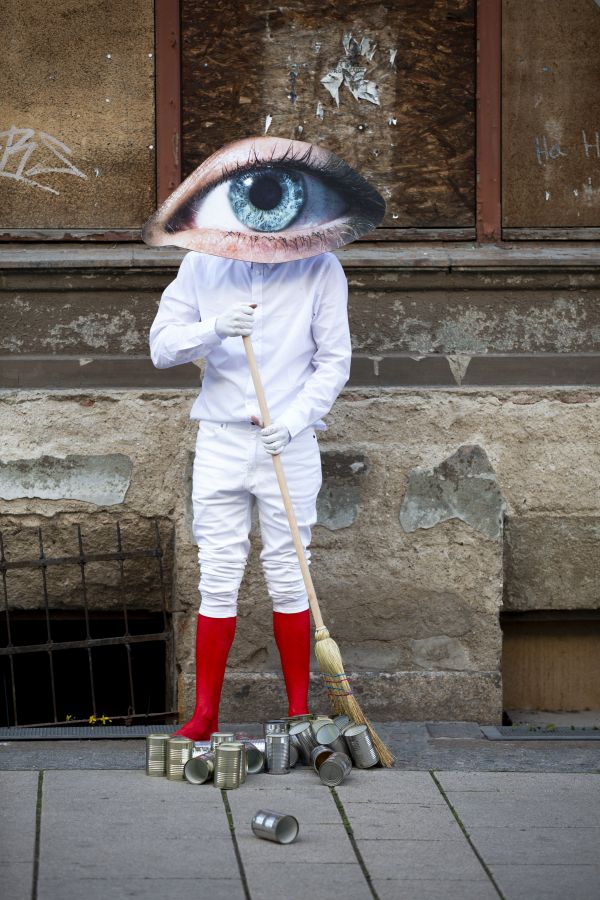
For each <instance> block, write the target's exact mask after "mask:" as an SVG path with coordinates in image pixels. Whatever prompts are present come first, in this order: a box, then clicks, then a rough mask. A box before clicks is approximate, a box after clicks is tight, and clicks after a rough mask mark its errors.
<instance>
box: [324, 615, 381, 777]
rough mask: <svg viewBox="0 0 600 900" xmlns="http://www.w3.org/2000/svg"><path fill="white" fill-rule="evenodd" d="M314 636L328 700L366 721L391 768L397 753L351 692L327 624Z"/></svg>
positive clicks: (357, 719)
mask: <svg viewBox="0 0 600 900" xmlns="http://www.w3.org/2000/svg"><path fill="white" fill-rule="evenodd" d="M315 640H316V643H315V656H316V657H317V662H318V663H319V668H320V669H321V672H322V674H323V680H324V681H325V684H326V685H327V690H328V692H329V700H330V702H331V705H332V707H333V710H334V712H336V713H337V714H340V713H345V714H346V715H347V716H348V718H349V719H351V720H352V721H353V722H356V724H357V725H366V726H367V729H368V731H369V734H370V736H371V740H372V741H373V745H374V747H375V749H376V750H377V753H378V754H379V759H380V761H381V765H382V766H384V767H385V768H386V769H389V768H391V767H392V766H393V765H394V757H393V756H392V754H391V753H390V751H389V750H388V748H387V747H386V745H385V744H384V743H383V741H382V740H381V738H380V737H379V735H378V734H377V732H376V731H375V729H374V728H373V726H372V725H371V723H370V722H369V720H368V719H367V717H366V716H365V715H364V713H363V711H362V709H361V708H360V704H359V702H358V700H357V699H356V697H355V696H354V694H353V692H352V688H351V687H350V682H349V681H348V679H347V677H346V673H345V672H344V664H343V662H342V654H341V653H340V648H339V647H338V645H337V644H336V642H335V641H334V640H333V638H332V637H331V636H330V634H329V631H328V629H327V628H325V627H323V628H317V630H316V631H315Z"/></svg>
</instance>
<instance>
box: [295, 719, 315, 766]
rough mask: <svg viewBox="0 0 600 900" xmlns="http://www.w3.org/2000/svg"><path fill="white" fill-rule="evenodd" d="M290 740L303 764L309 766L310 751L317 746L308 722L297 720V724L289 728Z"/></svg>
mask: <svg viewBox="0 0 600 900" xmlns="http://www.w3.org/2000/svg"><path fill="white" fill-rule="evenodd" d="M290 740H291V742H292V743H293V744H294V745H295V747H296V749H297V750H298V753H299V754H300V759H301V760H302V762H303V763H304V765H305V766H309V765H310V754H311V751H312V750H314V748H315V747H316V746H318V745H317V742H316V740H315V736H314V734H313V733H312V729H311V726H310V722H299V723H298V724H297V725H292V727H291V728H290Z"/></svg>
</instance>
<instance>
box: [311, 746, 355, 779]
mask: <svg viewBox="0 0 600 900" xmlns="http://www.w3.org/2000/svg"><path fill="white" fill-rule="evenodd" d="M351 771H352V762H351V760H350V757H349V756H346V754H345V753H332V754H331V755H330V756H328V757H327V759H326V760H324V761H323V762H322V763H321V765H320V767H319V778H320V779H321V781H322V782H323V784H326V785H327V786H328V787H335V786H336V785H338V784H341V783H342V781H343V780H344V778H345V777H346V775H348V774H349V773H350V772H351Z"/></svg>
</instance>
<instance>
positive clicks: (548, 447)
mask: <svg viewBox="0 0 600 900" xmlns="http://www.w3.org/2000/svg"><path fill="white" fill-rule="evenodd" d="M194 396H195V391H189V390H183V391H182V390H180V391H170V390H168V389H165V390H160V391H143V390H128V391H115V392H110V391H92V390H90V391H86V392H85V393H81V392H73V391H60V392H54V393H51V394H47V393H46V392H34V391H31V392H26V391H23V392H21V393H20V394H18V395H17V394H15V393H13V392H7V393H5V394H4V395H3V396H2V398H1V404H0V417H1V420H2V424H3V443H2V449H1V453H0V461H1V462H2V463H4V464H5V465H6V464H8V468H5V473H6V472H7V471H11V469H10V464H12V465H13V469H12V471H17V470H18V466H23V465H26V466H29V467H31V465H32V460H35V459H38V458H39V457H41V456H45V457H46V458H55V459H56V460H57V463H56V469H55V472H56V473H57V474H56V478H55V486H56V485H58V487H59V488H60V476H61V473H62V477H65V471H64V464H63V463H62V462H61V460H62V459H63V458H65V457H71V459H72V458H74V457H75V458H76V457H82V458H89V459H97V458H98V456H99V455H101V456H106V455H109V454H119V455H120V457H121V456H122V457H124V458H125V459H126V460H129V461H130V471H131V476H130V480H129V482H128V486H127V489H126V491H125V494H124V498H123V500H122V502H121V503H118V504H114V503H105V504H102V503H100V504H99V503H98V496H97V495H96V496H93V495H92V494H90V496H89V499H87V500H86V499H83V498H81V497H78V498H74V497H73V496H71V497H68V496H65V497H64V498H63V499H53V498H50V497H40V498H38V497H35V496H34V497H31V496H22V497H19V498H17V497H14V496H13V498H12V499H2V500H1V501H0V509H1V514H2V516H1V520H0V521H1V524H2V527H3V529H5V528H7V527H13V528H14V527H15V526H18V525H19V524H28V525H31V524H34V523H36V522H40V521H42V522H52V521H54V522H55V523H59V522H61V521H65V522H66V521H69V520H70V521H71V522H73V521H78V520H80V519H81V518H82V517H83V518H85V519H86V521H88V522H90V523H92V522H93V521H98V522H100V521H101V520H104V521H106V520H107V519H108V518H110V517H114V516H116V515H118V516H119V518H121V517H123V518H126V519H129V520H130V521H132V522H135V521H136V520H137V521H145V520H147V519H148V518H149V517H152V516H159V517H164V518H165V519H168V520H169V521H170V522H171V523H172V525H173V527H174V529H175V556H174V561H173V565H174V574H173V596H172V605H173V607H172V608H173V614H174V619H175V627H176V631H177V653H178V660H177V662H178V669H179V671H180V676H179V689H180V690H179V700H180V708H181V713H182V715H184V714H185V712H186V708H187V709H189V706H190V705H191V704H192V702H193V683H194V676H193V667H194V659H193V641H194V630H195V614H196V611H197V608H198V596H199V595H198V574H199V573H198V561H197V551H196V547H195V545H194V543H193V538H192V533H191V518H190V516H191V509H190V490H191V482H190V477H191V466H190V462H191V454H192V453H193V448H194V439H195V432H196V424H195V423H194V422H191V421H190V420H189V418H188V414H189V408H190V406H191V403H192V400H193V397H194ZM599 408H600V391H599V390H597V389H587V390H577V391H575V390H567V389H564V390H561V389H535V390H521V391H516V392H515V391H512V390H510V389H506V388H504V389H498V390H493V391H492V390H478V389H468V388H455V389H453V390H421V391H420V390H414V389H405V390H394V389H387V390H367V389H360V390H359V389H356V390H351V391H346V392H345V393H344V394H343V395H342V397H341V398H340V400H339V401H338V403H337V404H336V407H335V409H334V412H333V413H332V415H331V416H330V417H329V423H330V430H329V431H328V432H327V433H326V434H325V435H323V436H321V437H320V445H321V450H322V453H323V466H324V474H325V484H324V488H323V493H322V495H321V498H320V502H319V513H320V524H318V525H317V526H316V527H315V530H314V541H313V561H312V571H313V576H314V579H315V584H316V587H317V592H318V594H319V596H320V598H321V601H322V604H323V610H324V615H325V619H326V621H327V622H328V624H329V625H330V627H331V630H332V633H333V635H334V636H335V638H336V640H338V642H339V644H340V646H341V649H342V654H343V658H344V662H345V664H346V667H347V670H348V671H349V672H355V673H357V674H356V678H355V685H356V689H357V692H358V694H359V696H360V698H361V701H362V702H363V703H364V705H365V707H366V708H367V710H368V712H369V713H370V714H371V715H373V716H374V717H380V718H405V717H407V718H416V719H428V718H438V717H441V718H454V717H458V718H467V719H479V720H480V721H496V722H497V721H499V718H500V713H501V702H502V701H501V677H500V653H501V631H500V625H499V619H498V615H499V611H500V608H501V604H502V598H503V592H504V593H505V595H506V592H507V590H508V598H507V602H508V603H509V604H512V605H519V604H521V607H520V608H522V605H523V604H527V603H530V602H531V600H528V599H523V598H528V597H529V598H533V602H538V601H539V602H541V600H542V599H543V597H541V596H540V593H539V592H538V594H536V593H535V591H533V593H530V592H529V590H528V589H527V590H525V589H524V588H523V587H522V585H523V582H524V581H527V579H528V578H529V579H530V580H531V579H532V577H533V576H532V575H530V574H529V568H528V566H527V564H523V562H522V560H523V559H524V558H525V557H526V555H527V553H529V552H530V551H529V550H528V549H527V548H528V547H533V546H535V545H536V543H537V542H539V540H540V535H542V540H545V541H546V543H549V544H553V545H554V546H555V547H556V553H555V566H554V568H552V566H551V567H550V568H549V570H548V571H547V572H546V576H545V577H546V582H547V583H549V582H552V583H551V584H550V585H549V586H550V590H549V596H550V600H549V601H548V605H554V604H559V603H561V601H560V597H561V596H562V594H563V592H564V588H565V585H564V584H563V585H562V587H561V579H562V580H563V582H564V579H565V577H567V580H568V582H569V585H571V586H572V585H573V584H578V583H579V582H580V580H581V579H580V577H579V567H578V566H577V565H573V566H572V568H571V576H568V575H567V576H565V570H564V568H561V567H560V565H559V560H560V553H559V549H558V548H559V541H560V540H561V538H560V535H561V534H562V535H563V538H562V539H563V541H564V535H565V534H567V536H568V540H570V541H571V542H572V544H573V545H575V544H578V534H579V533H581V529H582V528H583V529H584V531H585V534H586V536H587V544H586V546H587V547H588V550H586V551H585V552H584V553H583V556H582V557H581V561H582V562H581V564H582V565H583V566H584V567H588V568H589V566H590V565H592V564H593V556H592V552H593V551H592V549H591V544H592V543H593V541H594V540H597V531H594V530H593V528H592V521H596V519H593V517H594V516H596V518H597V500H598V496H600V493H599V489H600V483H599V482H600V465H599V462H600V460H599V459H598V456H599V448H600V440H599V437H600V436H599V434H598V431H599V430H600V425H599V423H600V418H599V416H598V412H599ZM15 464H18V466H17V468H15ZM45 465H48V462H46V463H45ZM83 469H85V464H84V463H82V470H83ZM69 477H71V476H69ZM81 484H85V482H84V481H82V482H81ZM13 486H14V485H13ZM29 493H31V491H29ZM67 493H68V492H67V491H65V494H67ZM13 494H14V491H13ZM540 521H543V523H545V525H544V528H542V529H540V528H539V527H538V526H539V522H540ZM513 522H514V523H518V525H515V528H513V526H512V523H513ZM505 523H508V529H509V531H508V539H509V541H510V544H511V547H512V548H513V550H512V555H511V560H512V561H511V562H510V563H509V568H508V570H505V566H506V562H505V561H504V560H503V556H504V553H503V545H504V543H505V537H504V534H503V532H504V530H505V529H504V527H503V526H504V525H505ZM578 529H579V531H578ZM254 543H255V544H256V543H257V537H256V535H255V536H254ZM586 553H587V555H586ZM520 560H521V562H519V561H520ZM505 571H510V572H513V571H514V572H515V573H516V574H515V575H514V576H512V575H511V584H513V583H514V585H515V586H514V587H510V588H509V589H507V588H505ZM553 573H556V575H555V576H554V574H553ZM591 579H592V576H591V575H590V576H589V577H588V582H587V584H588V586H587V587H586V588H585V589H582V593H581V598H582V599H581V603H585V605H586V606H588V607H589V606H590V605H594V606H596V607H598V606H600V600H599V598H598V597H597V596H594V592H593V586H592V580H591ZM519 585H521V587H519ZM566 587H567V589H568V585H567V586H566ZM519 597H521V599H520V600H519V599H518V598H519ZM514 598H516V599H514ZM561 605H564V604H562V603H561ZM270 620H271V613H270V604H269V601H268V598H267V595H266V590H265V587H264V582H263V579H262V574H261V573H260V570H259V566H258V562H257V554H256V547H255V548H254V550H253V553H252V556H251V560H250V564H249V566H248V570H247V574H246V577H245V580H244V583H243V586H242V591H241V598H240V620H239V624H238V632H237V637H236V641H235V644H234V650H233V653H232V658H231V668H230V672H229V675H228V678H227V683H226V690H225V697H224V704H223V718H224V719H225V720H226V719H233V720H235V719H238V720H241V719H245V718H252V717H254V716H264V714H265V712H266V711H268V710H272V711H273V712H277V711H281V708H282V706H281V704H282V698H283V694H282V689H281V681H280V679H278V678H276V677H275V676H274V675H273V673H274V672H276V671H277V669H278V661H277V656H276V650H275V646H274V643H273V639H272V629H271V621H270ZM319 691H320V687H319V680H318V677H317V678H316V681H315V691H314V694H313V695H314V702H315V704H316V705H318V702H319V701H318V697H319Z"/></svg>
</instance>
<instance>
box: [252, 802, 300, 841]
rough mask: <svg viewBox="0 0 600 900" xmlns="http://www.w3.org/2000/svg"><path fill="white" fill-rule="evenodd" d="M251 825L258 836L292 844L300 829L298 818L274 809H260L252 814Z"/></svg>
mask: <svg viewBox="0 0 600 900" xmlns="http://www.w3.org/2000/svg"><path fill="white" fill-rule="evenodd" d="M250 825H251V828H252V831H253V832H254V834H255V835H256V837H259V838H264V839H265V840H267V841H275V843H277V844H291V843H292V841H295V840H296V838H297V837H298V832H299V831H300V826H299V825H298V819H296V818H295V817H294V816H288V815H286V814H285V813H280V812H275V811H274V810H272V809H259V811H258V812H257V813H254V815H253V816H252V822H251V823H250Z"/></svg>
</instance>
